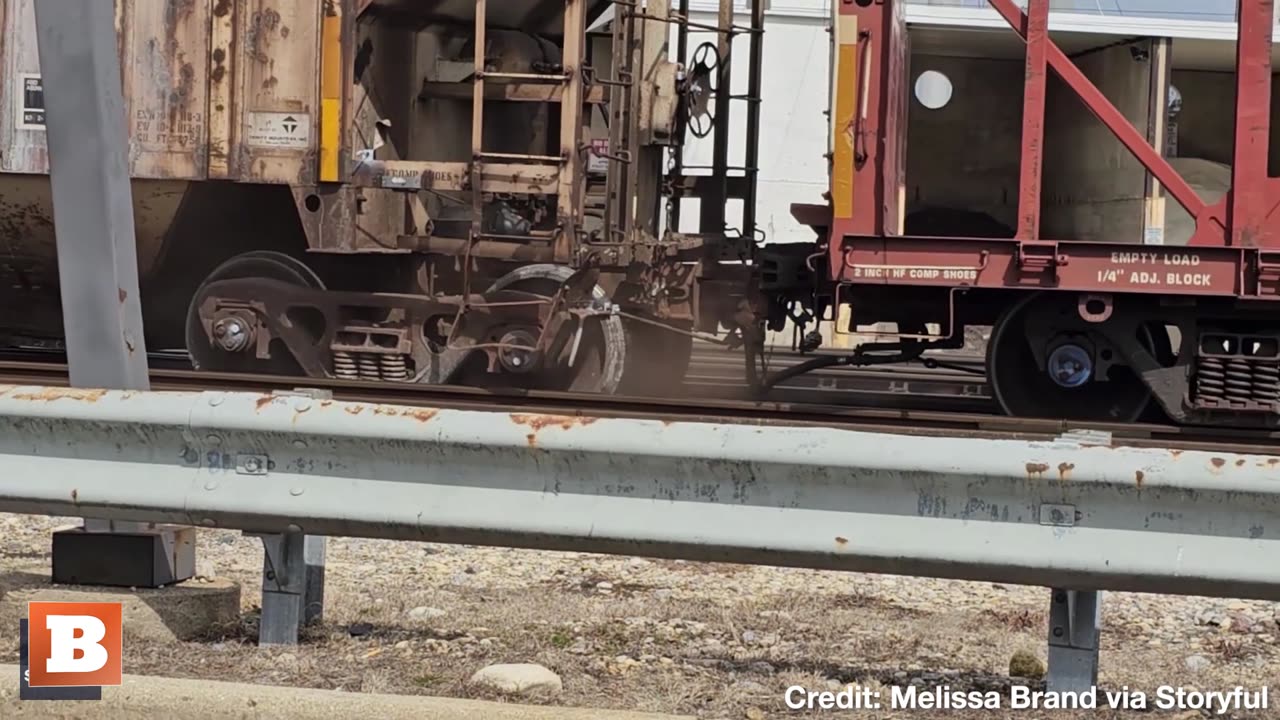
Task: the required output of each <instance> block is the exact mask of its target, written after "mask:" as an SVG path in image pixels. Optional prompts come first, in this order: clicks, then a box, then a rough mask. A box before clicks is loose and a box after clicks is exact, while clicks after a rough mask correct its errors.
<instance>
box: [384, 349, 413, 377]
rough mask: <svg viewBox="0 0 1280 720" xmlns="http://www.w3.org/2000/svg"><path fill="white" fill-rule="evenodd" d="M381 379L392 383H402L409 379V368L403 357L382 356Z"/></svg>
mask: <svg viewBox="0 0 1280 720" xmlns="http://www.w3.org/2000/svg"><path fill="white" fill-rule="evenodd" d="M380 359H381V360H382V379H383V380H390V381H392V382H403V381H405V380H408V379H409V366H408V364H407V363H406V361H405V356H404V355H383V356H381V358H380Z"/></svg>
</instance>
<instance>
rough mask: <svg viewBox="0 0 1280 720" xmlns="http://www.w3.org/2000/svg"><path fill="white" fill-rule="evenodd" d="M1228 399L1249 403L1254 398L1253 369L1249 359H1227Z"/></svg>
mask: <svg viewBox="0 0 1280 720" xmlns="http://www.w3.org/2000/svg"><path fill="white" fill-rule="evenodd" d="M1226 372H1227V399H1228V400H1230V401H1232V402H1244V403H1247V402H1249V401H1251V400H1253V369H1252V368H1250V367H1249V361H1248V360H1242V359H1233V360H1228V361H1227V371H1226Z"/></svg>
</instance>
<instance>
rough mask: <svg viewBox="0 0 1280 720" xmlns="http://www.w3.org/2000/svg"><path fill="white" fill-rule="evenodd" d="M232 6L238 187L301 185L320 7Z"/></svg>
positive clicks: (312, 139) (314, 125) (314, 127)
mask: <svg viewBox="0 0 1280 720" xmlns="http://www.w3.org/2000/svg"><path fill="white" fill-rule="evenodd" d="M337 1H338V0H322V2H299V1H297V0H294V1H290V0H239V2H238V3H237V5H236V17H237V22H236V24H237V26H238V28H239V32H238V33H236V42H235V50H236V53H237V55H236V57H235V61H234V63H233V65H234V66H235V73H236V77H237V83H236V87H237V89H238V91H239V96H238V98H237V106H238V108H239V112H240V118H239V123H238V127H239V131H240V132H239V136H238V138H236V142H237V146H236V148H235V150H234V151H233V155H234V157H235V159H236V161H235V168H236V171H235V176H236V177H238V179H240V180H242V181H252V182H269V183H288V184H300V185H307V184H312V183H314V181H315V175H316V162H317V157H318V150H317V145H318V138H319V127H318V120H319V118H318V115H319V113H318V112H317V111H316V109H317V108H318V107H319V101H318V94H319V90H320V88H319V77H320V11H321V5H322V4H323V2H337Z"/></svg>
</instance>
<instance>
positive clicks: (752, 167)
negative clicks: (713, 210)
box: [742, 0, 765, 248]
mask: <svg viewBox="0 0 1280 720" xmlns="http://www.w3.org/2000/svg"><path fill="white" fill-rule="evenodd" d="M750 4H751V37H750V39H749V41H748V42H749V46H748V49H747V55H748V56H749V59H748V60H747V65H748V67H747V148H746V161H745V162H744V163H743V166H744V171H743V174H744V175H745V180H746V185H747V189H746V192H745V193H744V194H743V198H742V235H743V237H745V238H748V245H747V247H749V248H754V247H755V243H754V240H755V237H756V190H757V183H758V182H759V177H760V105H761V104H762V99H761V97H760V93H761V85H762V84H763V82H764V78H763V77H762V75H763V74H764V71H763V70H762V68H763V67H764V6H765V0H750Z"/></svg>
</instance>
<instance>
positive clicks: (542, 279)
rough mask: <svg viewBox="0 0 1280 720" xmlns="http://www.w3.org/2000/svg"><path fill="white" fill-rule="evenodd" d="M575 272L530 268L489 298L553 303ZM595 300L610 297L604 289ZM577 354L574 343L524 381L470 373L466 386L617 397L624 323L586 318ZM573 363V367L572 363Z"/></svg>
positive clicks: (510, 276) (507, 278) (504, 280)
mask: <svg viewBox="0 0 1280 720" xmlns="http://www.w3.org/2000/svg"><path fill="white" fill-rule="evenodd" d="M573 274H574V270H573V268H570V267H566V266H564V265H526V266H524V267H521V268H518V269H516V270H513V271H511V272H510V273H507V274H506V275H504V276H502V277H501V278H499V279H498V281H497V282H495V283H494V284H493V285H492V286H490V287H489V293H495V292H499V291H501V290H519V291H523V292H528V293H534V294H537V295H542V296H544V297H548V298H550V297H553V296H554V295H555V294H556V291H557V290H559V288H560V286H561V285H562V284H563V283H564V282H565V281H566V280H568V279H569V278H570V277H572V276H573ZM592 298H593V299H594V300H595V301H596V302H599V303H606V302H608V300H609V298H608V295H606V294H605V291H604V289H603V288H601V287H600V286H598V285H597V286H596V287H595V288H593V289H592ZM583 322H584V325H583V328H582V338H581V340H580V341H579V342H578V344H577V345H578V348H577V353H576V354H575V353H574V351H573V343H572V342H569V343H566V344H565V347H564V349H563V350H562V351H561V353H560V354H559V355H558V356H557V357H554V358H546V359H545V360H544V368H545V369H543V370H541V371H539V372H537V373H536V374H533V375H532V376H525V375H499V376H497V377H495V376H494V375H493V374H490V373H484V374H483V375H482V374H480V373H474V372H471V373H466V374H465V375H464V377H463V378H462V382H463V384H468V385H473V384H474V385H481V386H485V387H494V386H503V387H510V386H512V385H518V386H519V387H523V388H528V389H540V390H557V391H564V392H581V393H593V394H604V395H612V394H614V393H616V392H618V388H619V385H620V384H621V380H622V372H623V366H624V364H625V361H626V354H627V338H626V334H625V330H624V328H623V325H622V319H621V318H620V317H617V316H607V317H605V316H595V317H589V318H586V319H585V320H584V321H583ZM538 332H539V329H538V328H528V329H526V330H525V332H524V334H525V335H532V336H533V337H537V333H538ZM571 357H572V358H573V364H572V365H570V364H569V359H570V358H571Z"/></svg>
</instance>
